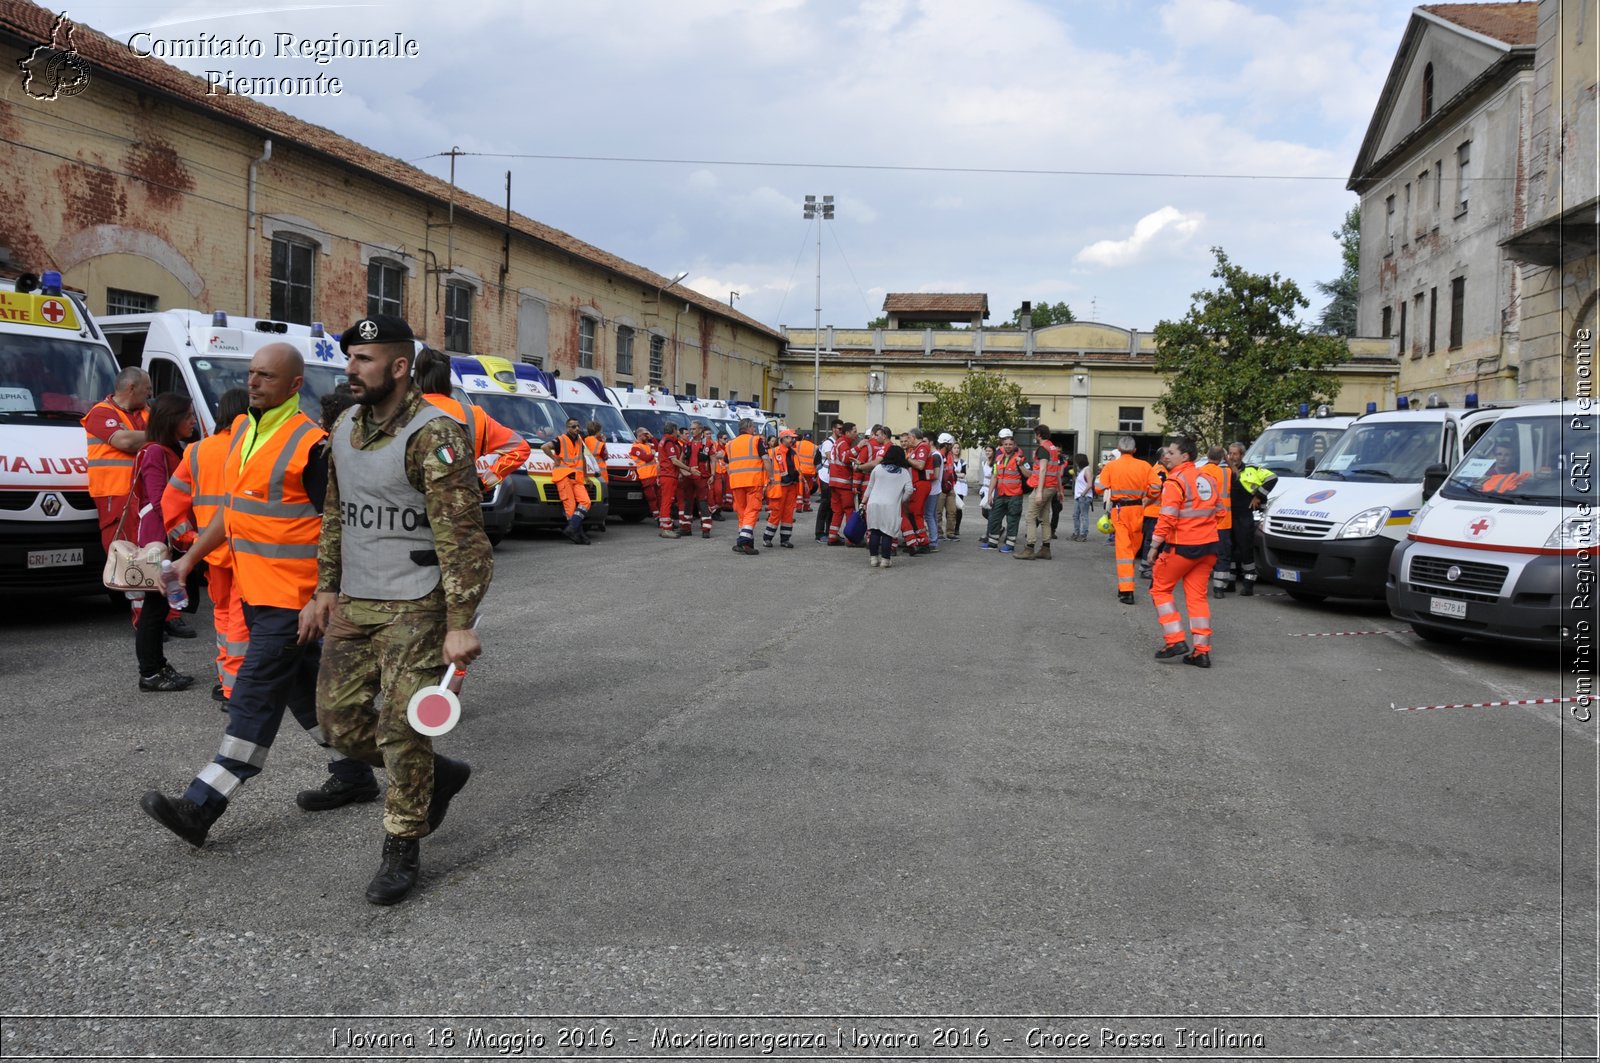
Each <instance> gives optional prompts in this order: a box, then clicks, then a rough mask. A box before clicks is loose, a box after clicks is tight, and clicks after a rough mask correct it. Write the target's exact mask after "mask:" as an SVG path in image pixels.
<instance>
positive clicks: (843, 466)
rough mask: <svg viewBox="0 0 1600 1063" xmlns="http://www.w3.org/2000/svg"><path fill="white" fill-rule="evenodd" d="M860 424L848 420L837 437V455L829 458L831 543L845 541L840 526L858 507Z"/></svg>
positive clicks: (830, 544) (834, 450) (829, 542)
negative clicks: (857, 439) (856, 424)
mask: <svg viewBox="0 0 1600 1063" xmlns="http://www.w3.org/2000/svg"><path fill="white" fill-rule="evenodd" d="M857 447H858V444H857V442H856V426H855V423H854V422H851V421H846V422H845V423H844V424H843V425H841V426H840V427H839V434H838V435H837V436H835V437H834V440H833V456H832V457H830V458H829V459H828V491H829V498H828V545H829V546H838V545H839V544H840V543H842V542H844V540H843V539H842V538H840V536H839V527H840V525H842V524H843V523H844V521H845V518H846V517H848V516H850V514H852V513H854V512H855V511H856V450H857Z"/></svg>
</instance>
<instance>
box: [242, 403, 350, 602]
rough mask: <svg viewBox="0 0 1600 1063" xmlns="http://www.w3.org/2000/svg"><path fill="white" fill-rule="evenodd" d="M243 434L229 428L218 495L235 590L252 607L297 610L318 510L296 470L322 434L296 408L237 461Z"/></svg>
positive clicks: (309, 573) (312, 581)
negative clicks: (224, 488) (222, 494)
mask: <svg viewBox="0 0 1600 1063" xmlns="http://www.w3.org/2000/svg"><path fill="white" fill-rule="evenodd" d="M244 438H245V433H244V432H242V431H235V432H234V434H233V440H232V441H231V443H230V446H229V450H228V458H227V462H226V476H227V480H226V481H225V482H228V483H229V487H230V489H229V490H228V492H227V497H226V500H225V505H226V507H227V508H226V517H225V520H226V523H227V529H228V543H229V545H230V546H231V547H232V549H233V570H234V578H235V579H236V580H237V581H238V586H239V597H240V598H241V599H243V600H244V601H246V602H249V603H250V604H251V605H254V606H276V607H279V608H286V609H299V608H300V607H301V606H303V605H305V603H306V602H307V601H309V600H310V599H311V594H312V592H313V591H314V590H315V589H316V585H317V542H318V540H319V539H320V538H321V534H322V513H321V511H320V510H318V508H317V507H316V506H315V505H314V504H313V503H312V501H311V498H310V496H308V495H307V494H306V489H305V484H304V483H303V482H302V479H301V477H302V476H303V474H304V472H305V467H306V462H307V460H308V459H309V458H310V456H311V450H312V448H313V447H315V446H316V445H317V444H318V443H320V442H322V440H323V439H324V438H325V436H324V434H323V431H322V429H321V428H319V427H317V425H316V423H315V422H314V421H312V420H311V418H309V417H307V416H306V415H305V414H303V413H300V412H298V411H296V413H295V414H294V415H293V416H292V417H290V418H289V419H288V421H286V422H285V423H284V424H283V425H282V426H281V427H280V428H279V429H278V430H277V431H276V432H274V433H272V435H271V436H270V437H269V438H268V439H267V440H266V441H265V442H259V443H258V444H257V446H256V449H255V452H254V453H253V454H251V455H250V459H249V460H248V461H246V462H244V464H243V467H242V468H241V467H240V465H239V457H240V454H241V452H242V449H243V446H244Z"/></svg>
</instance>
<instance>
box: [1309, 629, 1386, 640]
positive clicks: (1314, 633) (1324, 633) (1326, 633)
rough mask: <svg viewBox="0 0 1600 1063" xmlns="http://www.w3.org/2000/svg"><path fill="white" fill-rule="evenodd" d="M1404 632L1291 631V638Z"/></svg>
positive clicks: (1321, 637)
mask: <svg viewBox="0 0 1600 1063" xmlns="http://www.w3.org/2000/svg"><path fill="white" fill-rule="evenodd" d="M1399 634H1403V632H1400V631H1395V630H1392V629H1390V630H1380V631H1291V632H1290V633H1289V637H1290V638H1295V639H1325V638H1328V637H1329V636H1331V635H1399Z"/></svg>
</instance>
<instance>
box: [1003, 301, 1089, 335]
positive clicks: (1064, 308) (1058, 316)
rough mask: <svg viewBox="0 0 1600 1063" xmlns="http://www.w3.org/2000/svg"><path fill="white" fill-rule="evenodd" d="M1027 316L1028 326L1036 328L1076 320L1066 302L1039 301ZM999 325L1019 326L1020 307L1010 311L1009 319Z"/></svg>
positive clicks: (1020, 321)
mask: <svg viewBox="0 0 1600 1063" xmlns="http://www.w3.org/2000/svg"><path fill="white" fill-rule="evenodd" d="M1029 317H1030V319H1031V322H1030V327H1031V328H1036V329H1041V328H1045V327H1047V326H1050V325H1065V324H1067V323H1068V322H1069V321H1076V320H1078V318H1077V315H1075V314H1074V313H1073V312H1072V307H1070V306H1068V305H1067V304H1066V303H1054V304H1052V303H1040V304H1039V305H1038V306H1035V307H1034V308H1033V312H1032V313H1031V314H1030V315H1029ZM999 327H1000V328H1006V329H1011V328H1015V329H1019V328H1021V327H1022V307H1020V306H1019V307H1017V308H1016V309H1015V310H1013V311H1011V318H1010V320H1008V321H1007V322H1006V323H1005V324H1003V325H1001V326H999Z"/></svg>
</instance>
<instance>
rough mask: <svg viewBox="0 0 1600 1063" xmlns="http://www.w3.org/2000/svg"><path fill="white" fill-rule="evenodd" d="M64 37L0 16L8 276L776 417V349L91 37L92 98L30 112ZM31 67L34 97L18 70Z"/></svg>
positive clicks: (726, 321) (573, 243) (748, 326)
mask: <svg viewBox="0 0 1600 1063" xmlns="http://www.w3.org/2000/svg"><path fill="white" fill-rule="evenodd" d="M56 22H57V20H56V16H55V15H54V14H52V13H51V12H50V11H47V10H46V9H44V8H41V7H38V6H35V5H33V4H29V3H22V2H13V3H6V4H5V5H3V6H0V71H11V72H12V73H10V74H3V75H0V77H3V78H4V79H5V81H6V83H7V84H8V86H9V90H8V91H7V92H5V93H0V138H3V139H4V140H5V141H7V142H8V146H7V150H5V151H4V152H0V183H3V185H4V187H6V188H7V189H9V190H11V191H10V192H9V193H8V194H7V200H8V203H9V207H10V209H8V210H6V211H5V212H4V213H3V215H0V258H3V259H4V261H0V265H10V266H11V267H12V268H15V269H31V270H40V269H46V268H55V269H59V270H61V271H62V273H63V275H64V276H65V278H66V281H67V283H68V284H70V285H72V286H74V287H77V288H80V289H82V290H83V291H85V292H86V293H87V295H88V299H89V304H90V307H91V309H92V310H94V311H96V312H99V313H103V312H113V313H115V312H129V311H135V310H147V309H174V308H181V307H188V308H196V309H201V310H227V311H230V312H232V313H236V314H237V313H243V314H246V315H248V316H252V317H270V318H273V319H276V320H283V321H292V322H300V323H310V322H311V321H313V320H316V321H322V322H324V323H326V324H327V326H328V327H329V328H330V329H333V330H337V329H340V328H343V327H344V326H345V325H347V324H349V322H351V321H352V320H354V319H355V318H357V317H359V316H362V315H364V314H368V313H375V312H379V311H383V312H391V313H400V314H403V315H404V316H405V317H406V318H407V319H408V320H409V321H410V322H411V323H412V326H413V328H415V329H416V331H417V333H418V335H419V336H421V337H423V338H424V339H425V340H426V341H427V342H429V343H430V344H432V345H433V346H436V347H440V348H442V349H445V350H448V351H451V352H455V353H462V354H493V355H500V356H504V357H511V358H514V359H520V360H523V361H529V362H534V363H538V364H540V365H542V366H544V367H545V368H547V369H551V370H559V371H560V372H561V373H562V374H563V375H565V376H573V375H577V374H596V375H599V376H601V377H602V378H603V379H604V381H605V382H606V383H607V384H617V385H623V386H625V385H627V384H634V385H637V386H641V387H642V386H644V385H646V384H652V383H653V384H662V385H665V386H667V387H669V388H671V389H672V390H674V391H680V392H681V391H688V390H693V391H696V392H697V393H698V394H700V395H702V396H712V395H717V396H719V397H722V398H728V397H731V396H733V395H735V394H736V395H737V396H738V397H739V398H755V397H760V399H761V400H762V402H763V403H764V404H767V405H770V403H771V399H772V396H773V393H774V385H775V384H776V383H777V381H778V379H779V378H778V376H777V374H778V356H779V354H780V353H781V351H782V348H783V345H784V338H783V336H782V335H781V334H780V333H778V332H775V331H773V330H772V329H770V328H768V327H767V326H765V325H763V324H761V323H760V322H758V321H756V320H754V319H752V318H749V317H746V316H745V315H743V314H741V313H738V312H737V311H735V310H733V309H731V308H730V307H728V306H726V305H724V304H723V303H722V302H721V301H719V300H715V299H711V298H709V297H706V296H703V295H700V294H699V293H697V292H694V291H690V290H689V289H686V288H684V287H682V286H681V285H680V284H678V283H677V282H676V281H675V280H674V279H673V278H671V277H666V276H662V275H661V274H659V273H656V272H654V271H653V270H650V269H647V268H645V267H643V266H639V265H635V264H634V263H631V262H627V261H624V260H623V259H621V258H619V257H617V256H616V255H612V254H610V253H608V252H606V251H603V250H601V249H600V248H597V247H594V246H593V245H590V244H587V243H585V242H583V241H582V240H579V239H577V238H576V237H574V236H571V235H569V234H567V233H565V232H561V231H560V230H557V229H554V228H551V227H550V226H547V225H543V224H541V223H540V222H538V221H535V220H534V219H532V218H528V217H524V216H522V215H520V214H516V213H513V212H512V211H510V209H509V206H508V205H507V204H496V203H492V202H490V201H488V200H486V199H483V198H480V197H478V196H474V195H471V194H468V193H465V192H463V191H462V190H460V189H458V188H453V187H452V186H451V184H450V183H449V182H448V181H444V180H441V179H439V178H436V177H433V176H431V175H429V174H426V173H424V172H422V171H420V170H417V169H415V168H414V167H411V166H408V165H406V164H405V163H403V162H401V161H400V160H398V159H395V158H392V157H390V156H387V155H383V154H381V153H380V152H377V151H374V150H373V149H371V148H368V147H366V146H364V145H361V144H358V143H356V142H354V141H352V140H349V139H347V138H345V137H342V136H340V135H339V134H337V133H335V132H332V131H330V130H328V129H324V128H321V127H319V126H316V125H312V124H311V123H308V122H305V121H302V120H300V119H297V118H294V117H291V116H290V115H287V114H285V113H283V112H281V111H278V110H276V109H274V108H272V107H269V106H266V105H265V104H263V103H261V102H259V101H257V100H254V99H250V98H247V97H245V96H241V95H234V94H226V93H223V94H216V95H211V94H208V93H207V85H206V83H205V81H203V80H202V79H200V78H197V77H194V76H192V75H189V74H187V73H184V72H182V71H180V70H178V69H176V68H174V67H172V66H169V65H167V64H165V63H163V62H162V61H161V60H159V59H155V58H140V57H138V56H136V55H135V54H133V51H132V50H131V49H130V48H128V47H127V46H126V45H125V44H124V43H123V42H119V41H115V40H113V39H111V38H109V37H106V36H104V35H102V34H100V33H97V32H95V31H94V30H92V29H90V28H88V27H85V26H81V25H80V26H75V27H70V28H71V36H70V44H67V40H66V39H64V38H65V34H64V33H60V34H58V35H57V39H56V41H55V42H54V43H55V44H56V46H57V47H58V48H61V47H62V46H63V45H65V46H66V49H67V50H68V51H69V53H70V54H71V55H73V56H74V58H75V61H76V62H79V63H81V64H82V65H83V68H84V69H86V70H87V72H88V75H89V77H88V81H87V84H85V85H82V86H77V87H79V88H81V91H78V92H76V93H75V94H70V95H69V94H67V93H61V94H60V95H59V98H56V99H38V98H35V96H36V95H43V94H44V93H41V92H40V91H39V90H40V88H42V87H48V85H47V84H46V82H45V81H44V77H45V75H46V74H48V73H50V68H49V60H50V58H51V53H49V52H45V53H42V54H41V53H39V52H38V49H39V47H40V46H41V45H49V44H51V43H52V34H53V32H55V31H57V30H58V29H59V27H58V26H57V25H56ZM30 59H33V60H34V62H32V63H31V64H29V65H31V66H32V67H33V69H34V71H35V72H36V74H37V78H36V80H38V81H39V82H40V83H39V84H38V85H34V84H32V83H29V82H26V81H25V80H24V79H26V78H28V77H29V72H28V70H27V68H26V67H24V68H23V70H22V72H21V73H18V71H19V65H21V64H23V63H25V62H27V61H28V60H30ZM59 69H60V68H59V66H58V67H57V68H55V70H56V72H59Z"/></svg>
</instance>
